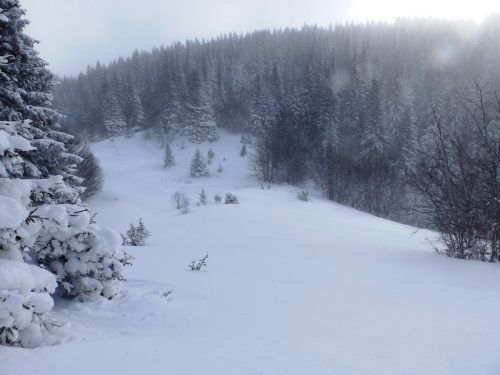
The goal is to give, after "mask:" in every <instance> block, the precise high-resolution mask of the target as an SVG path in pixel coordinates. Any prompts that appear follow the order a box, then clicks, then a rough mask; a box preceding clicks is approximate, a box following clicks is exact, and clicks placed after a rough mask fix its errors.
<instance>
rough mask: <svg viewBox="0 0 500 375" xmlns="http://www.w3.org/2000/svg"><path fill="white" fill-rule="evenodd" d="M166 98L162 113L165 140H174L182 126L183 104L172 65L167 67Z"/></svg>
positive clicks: (162, 128)
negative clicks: (181, 103) (179, 96)
mask: <svg viewBox="0 0 500 375" xmlns="http://www.w3.org/2000/svg"><path fill="white" fill-rule="evenodd" d="M165 75H166V77H165V98H164V104H163V110H162V115H161V130H162V137H163V142H165V143H167V142H172V141H173V139H174V136H175V134H176V133H177V132H178V131H179V130H180V126H181V122H182V121H181V106H180V103H179V98H178V93H177V89H176V86H175V83H174V80H173V78H172V72H171V68H170V66H168V67H165Z"/></svg>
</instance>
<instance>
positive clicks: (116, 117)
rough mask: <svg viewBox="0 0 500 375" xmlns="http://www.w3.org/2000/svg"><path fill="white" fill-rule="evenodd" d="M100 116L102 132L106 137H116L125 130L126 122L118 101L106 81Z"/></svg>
mask: <svg viewBox="0 0 500 375" xmlns="http://www.w3.org/2000/svg"><path fill="white" fill-rule="evenodd" d="M103 96H104V99H103V102H102V116H103V126H104V132H105V134H106V136H107V137H117V136H120V135H124V134H125V133H126V132H127V122H126V121H125V117H124V116H123V112H122V109H121V107H120V103H119V102H118V99H117V97H116V95H115V93H114V92H113V89H112V87H111V85H110V83H109V82H108V81H105V82H104V86H103Z"/></svg>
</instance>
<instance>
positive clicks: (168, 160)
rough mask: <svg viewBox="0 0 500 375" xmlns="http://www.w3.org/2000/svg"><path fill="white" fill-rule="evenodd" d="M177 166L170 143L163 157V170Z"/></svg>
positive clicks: (166, 146)
mask: <svg viewBox="0 0 500 375" xmlns="http://www.w3.org/2000/svg"><path fill="white" fill-rule="evenodd" d="M174 165H175V159H174V154H173V153H172V148H171V147H170V143H167V144H166V145H165V156H164V157H163V168H165V169H168V168H170V167H172V166H174Z"/></svg>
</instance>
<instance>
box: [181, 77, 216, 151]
mask: <svg viewBox="0 0 500 375" xmlns="http://www.w3.org/2000/svg"><path fill="white" fill-rule="evenodd" d="M183 134H185V135H187V136H188V140H189V141H190V142H193V143H202V142H205V141H208V142H213V141H215V140H217V138H218V135H217V125H216V124H215V121H214V117H213V112H212V108H211V106H210V102H209V99H208V95H207V94H206V92H205V88H204V87H203V85H202V82H201V80H200V77H199V74H198V71H197V70H196V69H193V70H192V71H191V74H190V80H189V99H188V102H187V103H186V121H185V125H184V129H183Z"/></svg>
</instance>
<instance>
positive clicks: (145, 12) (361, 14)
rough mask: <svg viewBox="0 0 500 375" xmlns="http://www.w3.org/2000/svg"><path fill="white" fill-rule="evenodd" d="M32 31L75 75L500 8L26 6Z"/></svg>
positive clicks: (27, 0) (47, 54)
mask: <svg viewBox="0 0 500 375" xmlns="http://www.w3.org/2000/svg"><path fill="white" fill-rule="evenodd" d="M20 2H21V7H22V8H23V9H26V11H27V14H26V17H25V18H26V19H28V20H29V21H30V25H28V27H27V28H26V29H25V33H26V34H28V35H29V36H31V37H33V38H35V39H36V40H39V41H40V44H38V45H37V47H36V49H37V50H38V51H39V52H40V56H41V57H42V58H43V59H45V60H46V61H47V62H48V63H49V69H51V70H52V71H53V72H54V73H56V74H58V75H60V76H61V77H62V76H65V75H66V76H76V75H78V74H79V73H80V72H85V71H86V68H87V66H88V65H91V66H94V65H95V64H96V62H97V61H99V62H100V63H102V64H105V65H107V64H109V63H111V62H112V61H113V60H116V59H118V58H119V57H120V56H122V57H129V56H131V55H132V53H133V52H134V51H135V50H136V49H137V50H139V51H142V50H145V51H151V50H152V49H153V48H155V47H160V46H161V45H164V46H168V45H170V44H171V43H174V42H178V41H180V42H185V41H186V40H194V39H199V40H202V39H205V40H210V39H212V38H216V37H217V36H219V35H223V34H228V33H233V32H235V33H237V34H240V33H248V32H253V31H256V30H262V29H270V30H273V29H280V28H286V27H290V28H293V27H297V28H300V27H302V26H303V25H304V24H307V25H318V26H324V27H328V26H329V25H330V24H332V25H335V24H345V23H346V22H366V21H375V22H376V21H388V22H392V21H394V20H395V19H396V18H397V17H425V16H431V17H436V18H449V19H450V18H457V19H458V18H462V19H466V20H474V21H476V22H480V21H481V20H482V19H483V18H484V16H485V15H486V14H488V13H495V12H498V11H499V10H500V5H499V4H496V2H493V1H488V0H478V1H476V2H475V3H474V6H472V5H470V4H469V5H460V4H454V3H452V2H451V1H431V0H423V1H420V2H418V4H417V3H411V4H408V3H402V2H397V1H394V0H383V1H382V2H377V3H376V4H373V2H370V1H369V0H354V1H349V2H345V1H340V0H333V1H327V0H311V1H308V2H303V1H285V0H268V1H264V0H255V1H251V2H250V1H239V2H234V1H229V0H214V1H212V2H210V3H206V2H200V1H196V0H189V1H184V2H182V3H180V2H172V1H159V0H144V1H143V2H142V3H141V4H138V3H136V2H132V1H130V0H124V1H117V0H107V1H105V2H100V1H97V0H88V1H85V2H79V1H77V0H44V1H43V2H41V1H39V0H21V1H20Z"/></svg>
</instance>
